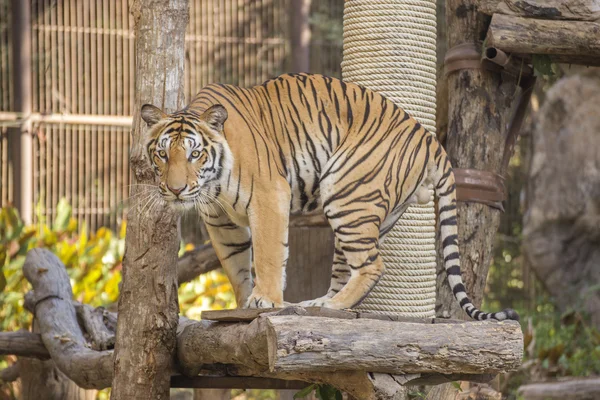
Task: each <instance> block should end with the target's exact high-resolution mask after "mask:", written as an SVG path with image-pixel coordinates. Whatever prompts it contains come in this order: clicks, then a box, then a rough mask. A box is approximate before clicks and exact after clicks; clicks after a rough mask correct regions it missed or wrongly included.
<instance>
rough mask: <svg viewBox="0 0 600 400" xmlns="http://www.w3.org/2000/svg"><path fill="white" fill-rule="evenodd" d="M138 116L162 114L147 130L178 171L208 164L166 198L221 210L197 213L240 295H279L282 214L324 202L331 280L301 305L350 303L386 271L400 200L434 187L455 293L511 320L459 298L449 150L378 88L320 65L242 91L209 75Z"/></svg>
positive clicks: (420, 197) (256, 301)
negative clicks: (383, 249)
mask: <svg viewBox="0 0 600 400" xmlns="http://www.w3.org/2000/svg"><path fill="white" fill-rule="evenodd" d="M154 111H155V110H154ZM155 112H156V111H155ZM143 114H144V113H143ZM149 115H150V113H149ZM169 118H170V119H169ZM145 119H146V118H145ZM146 120H147V121H148V120H152V121H154V120H160V121H163V122H162V123H163V125H164V126H160V128H156V129H155V130H154V131H153V132H152V135H153V136H154V137H155V143H163V142H164V143H165V144H164V145H163V147H164V148H167V147H169V149H172V150H169V151H172V152H173V154H177V152H180V153H185V157H187V158H185V157H184V156H182V155H180V156H178V157H179V158H178V159H179V160H181V161H179V162H180V163H183V162H186V161H185V160H187V162H189V163H191V165H192V167H193V168H192V171H193V172H191V173H190V172H188V175H193V174H194V173H195V174H196V175H197V176H198V177H200V176H202V177H205V176H207V175H206V171H208V170H212V171H215V172H214V173H213V174H212V175H210V176H213V178H211V179H205V178H203V180H199V181H198V182H200V181H202V184H201V185H199V184H198V182H195V181H194V180H193V179H189V177H188V180H187V181H186V182H187V183H188V184H186V185H185V186H182V185H183V182H184V180H183V179H181V180H180V184H179V187H184V189H181V190H180V189H176V190H175V191H173V190H171V191H170V193H167V194H166V196H170V197H169V198H172V197H173V195H175V197H176V198H178V199H179V198H181V199H183V198H184V196H185V195H186V192H185V190H187V189H185V188H187V187H189V188H193V190H192V191H188V192H187V194H190V193H193V194H196V193H198V194H197V196H199V197H200V198H201V200H200V202H201V203H202V204H205V205H210V204H213V203H216V204H218V205H219V207H220V210H219V209H215V208H214V207H212V208H211V207H201V211H202V214H203V216H204V220H205V222H206V225H207V229H208V231H209V234H210V236H211V240H212V243H213V247H215V250H216V252H217V255H218V256H219V259H220V260H221V263H222V264H223V266H224V268H225V270H226V272H227V274H228V276H229V278H230V281H231V282H232V285H233V287H234V290H235V292H236V296H237V299H238V304H240V303H241V304H244V305H245V306H248V307H274V306H281V305H282V304H283V288H284V282H285V267H286V262H287V257H288V244H287V236H288V222H289V215H290V213H292V214H296V213H304V214H306V213H313V212H321V211H322V212H323V213H324V214H325V216H326V217H327V219H328V221H329V223H330V225H331V227H332V229H333V231H334V234H335V254H334V260H333V267H332V281H331V287H330V289H329V291H328V293H327V294H326V295H325V296H323V297H321V298H319V299H315V300H311V301H308V302H304V303H303V304H304V305H318V306H326V307H332V308H347V307H352V306H354V305H356V304H357V303H358V302H360V301H361V300H362V299H363V298H364V297H365V296H366V295H367V294H368V293H369V291H370V290H371V289H372V287H373V286H374V285H375V284H376V283H377V281H378V280H379V279H380V278H381V276H382V274H383V273H384V265H383V261H382V259H381V256H380V254H379V244H380V242H381V240H383V239H384V237H385V234H386V233H387V232H388V231H389V230H390V229H391V228H392V227H393V225H394V223H395V222H396V221H397V220H398V218H399V217H400V216H401V215H402V213H403V212H404V210H405V209H406V208H407V207H408V206H409V205H410V204H415V203H426V202H428V201H429V187H433V188H434V190H435V192H436V194H437V196H438V200H439V202H438V205H439V212H440V230H441V239H442V241H443V254H444V266H445V269H446V271H447V273H448V280H449V283H450V286H451V287H452V290H453V292H454V294H455V296H456V298H457V300H458V301H459V302H460V304H461V306H462V307H463V309H464V310H465V311H466V312H467V314H469V315H470V316H471V317H473V318H475V319H488V318H495V319H506V318H512V319H515V318H517V316H516V314H515V313H514V311H512V310H505V311H503V312H499V313H493V314H490V313H483V312H481V311H479V310H477V309H476V308H475V307H474V305H473V304H472V303H471V301H470V300H469V298H468V296H467V294H466V293H465V288H464V285H463V283H462V279H461V276H460V267H459V254H458V243H457V239H458V232H457V224H456V193H455V184H454V175H453V173H452V168H451V166H450V162H449V160H448V157H447V156H446V153H445V152H444V150H443V148H442V147H441V145H440V144H439V143H438V142H437V140H436V139H435V137H434V136H433V135H431V134H430V133H429V132H427V131H426V130H425V129H424V128H423V127H422V126H421V125H420V124H419V123H418V122H417V121H416V120H414V119H413V118H411V117H410V116H409V115H408V114H407V113H405V112H404V111H403V110H402V109H401V108H400V107H398V106H396V105H395V104H393V103H392V102H391V101H389V100H387V99H385V98H384V97H383V96H381V95H380V94H378V93H376V92H373V91H371V90H368V89H365V88H363V87H360V86H358V85H354V84H350V83H344V82H342V81H340V80H337V79H334V78H328V77H324V76H321V75H308V74H287V75H282V76H280V77H277V78H274V79H272V80H269V81H267V82H265V83H263V84H262V85H260V86H255V87H252V88H247V89H245V88H239V87H236V86H232V85H221V84H216V85H209V86H207V87H205V88H204V89H202V91H201V92H200V93H199V94H198V95H197V96H196V98H195V99H194V100H193V101H192V103H191V104H190V105H189V106H188V107H187V108H186V109H184V110H182V111H180V112H177V113H175V114H172V115H171V116H165V117H164V118H163V117H162V116H161V118H151V117H150V118H148V119H146ZM183 126H186V127H187V126H190V127H195V131H196V132H197V133H198V135H199V136H200V138H199V139H198V140H193V139H194V138H193V137H191V136H193V135H192V132H194V129H188V128H185V129H183V128H182V127H183ZM177 129H179V131H178V130H177ZM183 131H185V132H187V133H186V134H181V132H183ZM177 132H180V133H177ZM162 135H167V138H171V137H172V138H171V139H169V140H165V138H164V136H162ZM168 135H170V136H168ZM177 135H179V136H177ZM182 137H183V139H182ZM186 137H187V139H186ZM186 141H187V142H189V143H192V144H186V143H187V142H186ZM204 142H206V143H204ZM198 143H201V144H198ZM178 146H179V147H181V148H183V150H182V149H181V148H179V147H178ZM186 146H188V147H189V146H192V148H190V149H187V150H186ZM193 149H196V150H194V152H193V153H190V151H191V150H193ZM197 149H202V151H204V152H205V155H203V156H202V157H200V156H199V155H198V154H200V152H199V150H197ZM208 149H210V150H208ZM184 150H185V151H184ZM157 151H158V152H160V151H162V152H163V153H164V154H165V157H164V159H165V160H168V156H166V151H165V150H164V149H161V148H159V147H156V145H155V147H152V148H151V147H150V146H149V154H150V156H151V159H153V160H157V159H158V158H159V157H154V158H152V157H153V156H152V155H153V154H155V153H156V152H157ZM188 154H196V155H197V157H195V158H194V157H188V156H187V155H188ZM202 154H204V153H202ZM197 160H201V161H202V163H201V165H200V163H198V161H197ZM217 160H218V161H217ZM195 163H196V164H197V165H196V164H195ZM171 164H175V162H174V161H171ZM194 165H196V166H195V167H194ZM156 167H157V166H156V165H155V168H156ZM173 167H174V166H171V165H169V163H168V161H167V162H166V163H165V166H164V169H165V170H166V172H162V170H161V168H158V172H157V173H159V174H161V173H162V176H164V175H165V173H166V178H161V179H164V180H165V183H166V184H165V185H163V188H164V187H166V188H170V186H169V182H168V180H169V173H168V171H169V170H170V168H173ZM188 167H190V165H188ZM196 170H197V172H194V171H196ZM216 171H218V173H217V172H216ZM161 182H162V181H161ZM198 186H202V188H200V189H198V188H197V187H198ZM182 190H183V194H181V193H182V192H181V191H182ZM190 190H191V189H190ZM202 196H204V197H202ZM195 201H196V203H198V200H195ZM253 252H254V253H253ZM252 260H253V261H254V266H255V269H256V284H255V286H254V288H252V282H251V278H252V277H251V274H250V270H251V264H252Z"/></svg>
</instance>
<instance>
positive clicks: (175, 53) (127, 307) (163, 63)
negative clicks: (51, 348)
mask: <svg viewBox="0 0 600 400" xmlns="http://www.w3.org/2000/svg"><path fill="white" fill-rule="evenodd" d="M131 10H132V14H133V17H134V20H135V33H136V49H135V54H136V63H135V65H136V85H135V87H136V92H135V109H134V118H133V124H134V126H133V131H132V144H131V146H132V148H131V158H130V160H131V168H132V172H133V177H134V183H137V184H156V182H155V175H154V173H153V171H152V169H151V168H150V165H149V163H148V161H147V159H146V156H145V139H144V132H145V130H146V124H145V123H144V122H143V121H142V119H141V116H140V110H141V107H142V105H143V104H145V103H151V104H154V105H156V106H158V107H161V108H162V109H164V110H166V111H167V112H172V111H175V110H177V109H180V108H182V107H183V106H184V105H185V101H184V91H183V82H184V75H183V73H184V60H185V49H184V35H185V29H186V26H187V23H188V19H189V1H188V0H154V1H144V0H136V1H134V2H133V4H132V6H131ZM141 187H143V186H139V185H133V186H132V189H131V195H132V196H134V195H135V194H136V193H139V192H140V191H141V190H143V189H140V188H141ZM142 208H143V207H142V205H141V204H138V205H137V206H136V207H133V208H131V209H130V210H129V214H128V221H127V222H128V223H127V237H126V242H125V256H124V260H123V286H122V289H121V297H120V298H119V320H118V327H117V337H116V346H115V363H114V379H113V390H112V393H111V398H112V399H119V400H121V399H123V400H124V399H128V400H129V399H168V398H169V388H170V376H169V371H170V367H171V366H172V364H173V358H174V355H175V354H174V353H175V335H176V329H177V319H178V318H177V315H178V311H179V307H178V303H177V269H176V268H175V265H176V263H177V251H178V249H179V240H178V237H177V216H176V214H175V213H174V212H172V211H171V210H170V209H169V208H161V209H159V210H154V212H152V213H150V212H146V213H144V214H142Z"/></svg>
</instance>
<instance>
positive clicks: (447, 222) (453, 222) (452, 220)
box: [440, 215, 456, 226]
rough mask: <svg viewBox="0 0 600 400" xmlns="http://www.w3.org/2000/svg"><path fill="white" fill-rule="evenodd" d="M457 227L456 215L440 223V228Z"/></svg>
mask: <svg viewBox="0 0 600 400" xmlns="http://www.w3.org/2000/svg"><path fill="white" fill-rule="evenodd" d="M452 225H456V215H453V216H452V217H450V218H446V219H444V220H442V222H440V226H452Z"/></svg>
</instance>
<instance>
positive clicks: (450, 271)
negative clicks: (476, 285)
mask: <svg viewBox="0 0 600 400" xmlns="http://www.w3.org/2000/svg"><path fill="white" fill-rule="evenodd" d="M446 273H447V274H448V275H458V276H460V267H459V266H458V265H453V266H451V267H450V268H448V269H447V270H446Z"/></svg>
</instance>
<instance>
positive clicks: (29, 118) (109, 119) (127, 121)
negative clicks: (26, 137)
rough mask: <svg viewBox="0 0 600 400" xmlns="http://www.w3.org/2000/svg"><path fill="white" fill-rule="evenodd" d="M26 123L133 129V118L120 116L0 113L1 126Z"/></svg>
mask: <svg viewBox="0 0 600 400" xmlns="http://www.w3.org/2000/svg"><path fill="white" fill-rule="evenodd" d="M25 123H43V124H74V125H110V126H123V127H131V125H132V117H123V116H119V115H88V114H40V113H28V114H26V113H22V112H4V111H3V112H0V126H1V125H8V126H17V125H22V124H25Z"/></svg>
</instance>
